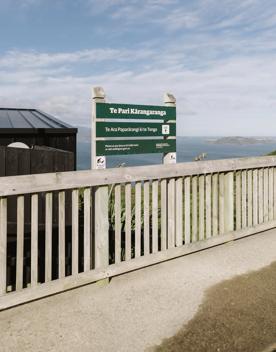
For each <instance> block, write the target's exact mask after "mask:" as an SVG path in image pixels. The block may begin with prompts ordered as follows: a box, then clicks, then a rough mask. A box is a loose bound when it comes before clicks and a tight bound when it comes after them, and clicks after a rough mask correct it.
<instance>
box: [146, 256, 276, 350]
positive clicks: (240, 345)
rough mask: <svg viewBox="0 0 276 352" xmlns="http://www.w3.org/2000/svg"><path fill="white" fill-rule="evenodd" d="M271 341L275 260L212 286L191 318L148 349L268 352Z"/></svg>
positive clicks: (275, 320) (275, 318) (275, 323)
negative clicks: (263, 266)
mask: <svg viewBox="0 0 276 352" xmlns="http://www.w3.org/2000/svg"><path fill="white" fill-rule="evenodd" d="M187 304H189V302H187ZM275 342H276V262H275V263H273V264H271V265H270V266H268V267H266V268H264V269H262V270H260V271H255V272H252V273H249V274H245V275H241V276H238V277H235V278H233V279H231V280H227V281H224V282H222V283H220V284H218V285H216V286H213V287H212V288H211V289H209V290H208V291H207V294H206V296H205V300H204V302H203V303H202V305H201V306H200V308H199V310H198V312H197V314H196V315H195V317H194V318H193V319H192V320H191V321H190V322H189V323H188V324H187V325H186V326H184V327H183V329H181V330H180V331H179V332H178V333H177V334H176V335H175V336H173V337H171V338H169V339H166V340H164V341H163V343H162V344H161V345H160V346H157V347H156V348H153V349H152V350H153V351H155V352H165V351H166V352H170V351H173V352H176V351H181V352H261V351H271V352H272V351H276V346H275V345H274V343H275ZM268 346H271V348H270V347H268ZM272 346H273V347H272ZM274 347H275V349H274Z"/></svg>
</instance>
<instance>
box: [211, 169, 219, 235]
mask: <svg viewBox="0 0 276 352" xmlns="http://www.w3.org/2000/svg"><path fill="white" fill-rule="evenodd" d="M212 228H213V231H212V234H213V236H217V234H218V174H213V175H212Z"/></svg>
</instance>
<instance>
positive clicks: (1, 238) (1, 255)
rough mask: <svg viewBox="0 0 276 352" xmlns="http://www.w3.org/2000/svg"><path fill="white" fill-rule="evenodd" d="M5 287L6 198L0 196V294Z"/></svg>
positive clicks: (3, 291)
mask: <svg viewBox="0 0 276 352" xmlns="http://www.w3.org/2000/svg"><path fill="white" fill-rule="evenodd" d="M6 287H7V198H0V296H1V295H4V294H5V293H6Z"/></svg>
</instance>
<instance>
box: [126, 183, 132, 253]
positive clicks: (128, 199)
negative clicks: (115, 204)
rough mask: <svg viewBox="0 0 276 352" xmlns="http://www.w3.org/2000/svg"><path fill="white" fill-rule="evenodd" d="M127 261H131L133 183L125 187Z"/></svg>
mask: <svg viewBox="0 0 276 352" xmlns="http://www.w3.org/2000/svg"><path fill="white" fill-rule="evenodd" d="M125 212H126V214H125V216H126V220H125V259H126V260H130V259H131V215H132V214H131V183H127V184H126V185H125Z"/></svg>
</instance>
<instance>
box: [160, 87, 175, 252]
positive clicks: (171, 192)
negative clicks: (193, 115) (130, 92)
mask: <svg viewBox="0 0 276 352" xmlns="http://www.w3.org/2000/svg"><path fill="white" fill-rule="evenodd" d="M164 104H165V106H172V107H175V106H176V99H175V97H174V96H173V95H172V94H169V93H165V94H164ZM166 122H175V121H169V120H168V121H166ZM166 138H168V139H170V138H172V137H166ZM166 138H165V139H166ZM175 163H176V153H166V154H164V155H163V164H175ZM162 182H163V181H162ZM164 182H166V181H164ZM167 187H168V188H167V192H168V197H167V219H168V221H167V241H168V242H167V246H168V248H173V247H175V244H176V197H175V179H170V180H169V181H168V186H167ZM177 216H179V215H178V214H177Z"/></svg>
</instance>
